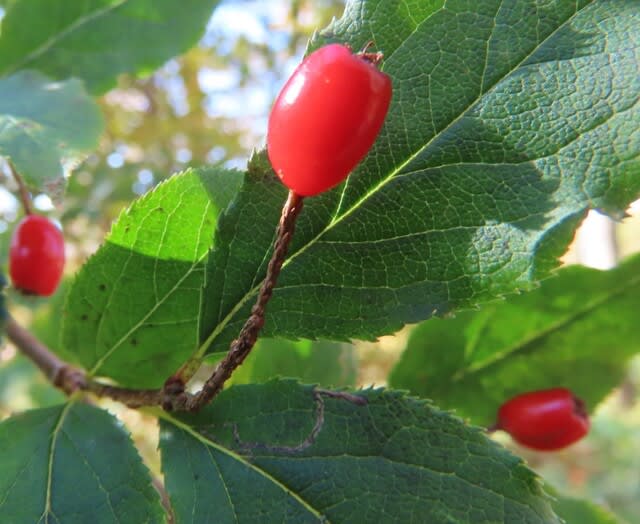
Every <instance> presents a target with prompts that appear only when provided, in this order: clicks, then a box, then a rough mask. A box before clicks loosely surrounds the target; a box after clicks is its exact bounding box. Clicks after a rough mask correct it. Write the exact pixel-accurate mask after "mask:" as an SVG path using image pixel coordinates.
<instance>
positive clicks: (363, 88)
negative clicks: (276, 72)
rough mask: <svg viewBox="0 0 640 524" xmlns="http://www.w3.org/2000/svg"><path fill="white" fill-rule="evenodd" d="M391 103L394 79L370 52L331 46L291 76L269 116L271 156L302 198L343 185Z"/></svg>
mask: <svg viewBox="0 0 640 524" xmlns="http://www.w3.org/2000/svg"><path fill="white" fill-rule="evenodd" d="M390 101H391V79H390V78H389V77H388V76H387V75H385V74H384V73H382V72H381V71H380V70H378V68H377V67H376V65H375V64H374V63H373V61H372V60H370V59H369V55H367V54H354V53H352V52H351V50H350V49H349V48H348V47H346V46H343V45H339V44H331V45H328V46H325V47H322V48H320V49H318V50H317V51H315V52H313V53H311V54H310V55H309V56H308V57H307V58H306V59H305V60H304V61H303V62H302V63H301V64H300V65H299V66H298V68H297V69H296V70H295V71H294V72H293V75H291V78H289V80H288V81H287V83H286V84H285V86H284V88H283V89H282V91H281V92H280V94H279V95H278V98H277V99H276V102H275V104H274V106H273V109H272V110H271V115H270V116H269V126H268V131H267V153H268V155H269V160H270V161H271V164H272V166H273V169H274V170H275V172H276V173H277V174H278V176H279V177H280V179H281V180H282V182H283V183H284V184H285V185H286V186H287V187H288V188H289V189H291V190H293V191H294V192H296V193H297V194H299V195H302V196H311V195H317V194H318V193H322V192H323V191H326V190H328V189H330V188H332V187H333V186H335V185H337V184H339V183H340V182H342V181H343V180H344V179H345V178H346V177H347V176H348V175H349V173H350V172H351V170H352V169H353V168H354V167H355V166H356V165H357V164H358V162H360V160H362V158H363V157H364V156H365V155H366V154H367V152H368V151H369V149H371V146H372V145H373V143H374V141H375V139H376V137H377V136H378V133H379V132H380V128H381V127H382V124H383V122H384V119H385V116H386V114H387V110H388V109H389V103H390Z"/></svg>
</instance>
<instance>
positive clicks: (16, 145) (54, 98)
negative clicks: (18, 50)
mask: <svg viewBox="0 0 640 524" xmlns="http://www.w3.org/2000/svg"><path fill="white" fill-rule="evenodd" d="M103 126H104V123H103V120H102V115H101V113H100V109H99V108H98V105H97V104H96V102H95V101H94V100H92V99H91V97H89V95H87V93H86V92H85V90H84V87H83V86H82V83H81V82H79V81H78V80H73V79H72V80H67V81H65V82H54V81H52V80H51V79H49V78H47V77H45V76H43V75H42V74H40V73H38V72H37V71H21V72H19V73H16V74H15V75H13V76H10V77H6V78H0V155H1V156H5V157H8V158H9V159H10V160H11V161H12V162H13V164H14V166H15V168H16V170H17V171H18V173H20V175H21V176H22V177H23V178H24V180H25V181H26V182H27V184H29V185H31V186H33V187H35V188H37V189H39V190H45V191H50V192H51V191H52V190H54V189H56V187H57V186H60V185H62V183H63V182H64V179H63V176H64V175H65V174H67V173H68V172H69V171H70V170H71V169H73V168H74V167H75V165H76V164H77V163H78V162H80V161H81V160H82V159H84V157H85V156H86V155H87V154H88V153H89V152H90V151H91V150H93V149H94V148H95V147H96V146H97V144H98V139H99V138H100V134H101V133H102V129H103Z"/></svg>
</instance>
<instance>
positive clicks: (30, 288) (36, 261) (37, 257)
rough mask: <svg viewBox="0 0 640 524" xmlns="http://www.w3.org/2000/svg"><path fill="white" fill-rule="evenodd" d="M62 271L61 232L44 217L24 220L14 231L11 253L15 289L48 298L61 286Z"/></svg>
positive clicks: (28, 216)
mask: <svg viewBox="0 0 640 524" xmlns="http://www.w3.org/2000/svg"><path fill="white" fill-rule="evenodd" d="M63 269H64V239H63V238H62V232H61V231H60V230H59V229H58V228H57V227H56V225H55V224H54V223H53V222H51V221H49V220H48V219H47V218H45V217H43V216H40V215H27V216H26V217H24V218H23V219H22V220H21V221H20V223H19V224H18V227H16V229H15V231H14V232H13V237H12V238H11V247H10V250H9V274H10V275H11V280H12V282H13V285H14V287H16V288H17V289H20V290H21V291H23V292H25V293H29V294H35V295H42V296H49V295H51V294H53V292H54V291H55V290H56V288H57V287H58V283H59V282H60V278H61V277H62V270H63Z"/></svg>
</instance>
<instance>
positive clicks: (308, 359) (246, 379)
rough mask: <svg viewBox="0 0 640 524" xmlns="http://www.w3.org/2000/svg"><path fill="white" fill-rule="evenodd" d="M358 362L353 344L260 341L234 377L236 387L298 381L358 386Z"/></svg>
mask: <svg viewBox="0 0 640 524" xmlns="http://www.w3.org/2000/svg"><path fill="white" fill-rule="evenodd" d="M356 375H357V361H356V355H355V348H354V347H353V346H352V345H351V344H343V343H340V342H327V341H324V340H323V341H311V340H299V341H297V342H293V341H291V340H283V339H273V338H266V339H261V340H259V341H258V343H257V344H256V346H255V347H254V348H253V350H252V351H251V353H250V354H249V356H248V357H247V359H246V360H245V361H244V362H243V364H242V366H241V367H240V368H238V370H236V372H235V373H234V374H233V377H232V380H233V383H234V384H248V383H254V382H266V381H268V380H269V379H272V378H274V377H278V376H280V377H295V378H297V379H300V381H302V382H306V383H309V384H321V385H323V386H355V383H356Z"/></svg>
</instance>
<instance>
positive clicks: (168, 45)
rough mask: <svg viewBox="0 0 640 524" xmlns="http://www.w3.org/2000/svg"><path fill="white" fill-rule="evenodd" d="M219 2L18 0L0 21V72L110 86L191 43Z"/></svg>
mask: <svg viewBox="0 0 640 524" xmlns="http://www.w3.org/2000/svg"><path fill="white" fill-rule="evenodd" d="M216 4H217V0H183V1H181V2H175V1H173V0H92V1H91V2H69V1H68V0H17V1H16V2H13V3H12V4H11V5H10V6H9V9H8V11H7V13H6V15H5V18H4V20H3V21H2V33H1V35H0V75H7V74H12V73H14V72H16V71H19V70H22V69H38V70H40V71H42V72H43V73H45V74H47V75H49V76H51V77H53V78H56V79H66V78H69V77H77V78H81V79H83V80H84V81H85V83H86V85H87V87H88V89H89V91H91V92H92V93H95V94H99V93H102V92H104V91H106V90H107V89H108V88H110V87H113V86H114V85H115V82H116V78H117V76H118V75H119V74H121V73H125V72H129V73H139V74H145V73H146V74H148V73H149V72H151V71H153V70H154V69H156V68H157V67H159V66H161V65H162V63H163V62H164V61H166V60H168V59H169V58H171V57H173V56H175V55H177V54H179V53H181V52H183V51H185V50H186V49H188V48H189V47H191V46H192V45H194V44H195V43H196V42H197V40H198V38H199V37H200V36H201V35H202V32H203V30H204V28H205V25H206V22H207V20H208V17H209V15H210V14H211V11H212V9H213V8H214V7H215V5H216ZM26 21H28V24H29V26H30V28H31V30H29V31H25V23H26ZM36 28H37V30H36Z"/></svg>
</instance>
